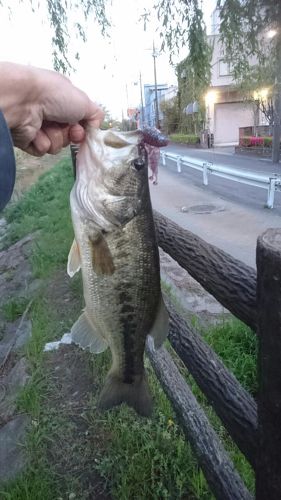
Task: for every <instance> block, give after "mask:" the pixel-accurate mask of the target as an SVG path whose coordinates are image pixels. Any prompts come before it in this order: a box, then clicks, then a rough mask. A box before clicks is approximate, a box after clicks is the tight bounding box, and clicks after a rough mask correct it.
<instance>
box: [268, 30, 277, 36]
mask: <svg viewBox="0 0 281 500" xmlns="http://www.w3.org/2000/svg"><path fill="white" fill-rule="evenodd" d="M276 35H277V30H275V29H271V30H268V31H267V33H266V36H267V38H274V37H275V36H276Z"/></svg>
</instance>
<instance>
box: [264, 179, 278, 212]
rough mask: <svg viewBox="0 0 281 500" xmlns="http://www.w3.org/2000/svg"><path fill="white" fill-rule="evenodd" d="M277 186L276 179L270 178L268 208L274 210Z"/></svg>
mask: <svg viewBox="0 0 281 500" xmlns="http://www.w3.org/2000/svg"><path fill="white" fill-rule="evenodd" d="M275 184H276V177H270V178H269V186H268V192H267V201H266V207H267V208H273V205H274V194H275Z"/></svg>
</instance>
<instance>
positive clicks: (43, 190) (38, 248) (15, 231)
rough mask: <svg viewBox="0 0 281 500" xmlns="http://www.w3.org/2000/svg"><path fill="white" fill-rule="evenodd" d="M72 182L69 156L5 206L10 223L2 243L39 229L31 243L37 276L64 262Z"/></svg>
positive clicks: (70, 234)
mask: <svg viewBox="0 0 281 500" xmlns="http://www.w3.org/2000/svg"><path fill="white" fill-rule="evenodd" d="M72 184H73V174H72V167H71V163H70V160H62V161H61V162H60V163H59V164H58V165H57V166H56V167H54V168H53V169H52V170H51V171H50V172H47V173H45V174H43V175H42V176H41V177H40V178H39V180H38V182H37V183H36V184H35V185H34V186H33V187H32V188H31V189H30V191H28V192H27V193H25V194H24V195H23V197H22V198H21V199H20V201H19V202H18V203H17V204H14V205H11V206H10V207H9V208H8V209H7V210H6V214H5V216H6V218H7V220H8V222H9V223H11V224H10V226H9V230H8V233H7V236H6V241H5V244H6V246H7V245H10V244H12V243H14V242H15V241H17V240H18V239H20V238H22V237H23V236H25V235H26V234H29V233H32V232H35V231H37V230H40V231H41V233H40V237H39V238H37V239H36V241H35V243H34V251H33V257H32V258H33V263H34V273H35V275H37V276H46V275H48V274H49V272H50V271H51V270H52V269H54V268H56V267H57V266H58V265H60V264H64V265H66V260H67V255H68V252H69V249H70V246H71V243H72V240H73V229H72V223H71V217H70V210H69V194H70V190H71V187H72Z"/></svg>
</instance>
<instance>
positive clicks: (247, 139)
mask: <svg viewBox="0 0 281 500" xmlns="http://www.w3.org/2000/svg"><path fill="white" fill-rule="evenodd" d="M239 146H241V147H243V148H249V147H252V148H262V147H265V148H271V147H272V137H263V136H262V137H255V136H244V137H240V140H239Z"/></svg>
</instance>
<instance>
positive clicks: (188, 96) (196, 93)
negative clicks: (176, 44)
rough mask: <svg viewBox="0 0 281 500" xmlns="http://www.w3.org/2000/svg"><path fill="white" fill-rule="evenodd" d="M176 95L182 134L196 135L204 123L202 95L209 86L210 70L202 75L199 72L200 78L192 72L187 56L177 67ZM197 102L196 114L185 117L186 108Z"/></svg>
mask: <svg viewBox="0 0 281 500" xmlns="http://www.w3.org/2000/svg"><path fill="white" fill-rule="evenodd" d="M177 77H178V87H179V90H178V94H179V109H180V115H179V118H180V119H179V124H180V128H181V130H182V131H183V132H188V133H192V134H198V131H199V130H200V129H202V126H203V124H204V121H205V101H204V95H205V93H206V90H207V88H208V87H209V85H210V78H211V75H210V69H209V68H207V72H206V74H205V75H204V74H203V72H201V75H200V78H199V77H198V74H197V73H196V72H195V71H194V69H193V65H192V62H191V61H190V57H189V56H187V57H186V58H185V59H184V60H183V61H181V62H180V63H179V64H178V65H177ZM194 102H197V103H198V105H199V109H198V112H196V113H192V114H190V115H187V114H186V112H185V109H186V107H187V106H188V105H189V104H191V103H194Z"/></svg>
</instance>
